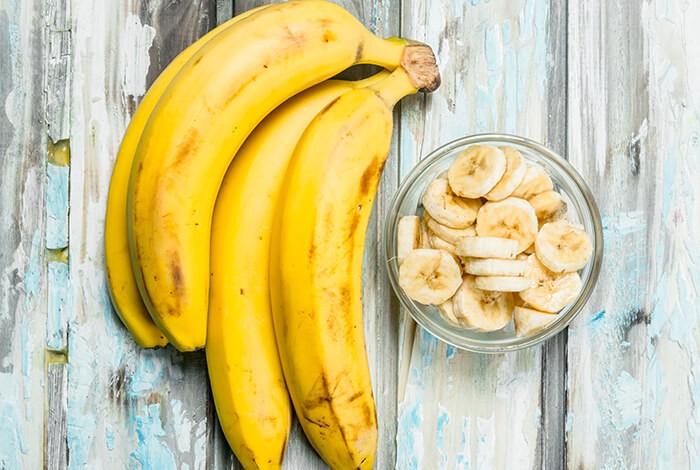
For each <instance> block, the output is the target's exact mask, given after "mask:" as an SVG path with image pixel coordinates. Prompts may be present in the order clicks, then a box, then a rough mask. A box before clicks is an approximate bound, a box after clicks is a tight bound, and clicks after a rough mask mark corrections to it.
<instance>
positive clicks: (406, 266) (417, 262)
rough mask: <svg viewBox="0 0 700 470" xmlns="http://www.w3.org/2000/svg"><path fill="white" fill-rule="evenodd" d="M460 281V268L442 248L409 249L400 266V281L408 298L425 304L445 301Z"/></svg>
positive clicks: (437, 303)
mask: <svg viewBox="0 0 700 470" xmlns="http://www.w3.org/2000/svg"><path fill="white" fill-rule="evenodd" d="M461 283H462V269H461V268H460V266H459V264H458V263H457V261H455V259H454V257H453V256H452V255H450V254H449V253H447V252H446V251H442V250H426V249H423V248H419V249H417V250H413V251H411V252H410V253H409V254H407V255H406V257H405V258H404V259H403V263H402V264H401V266H400V267H399V285H400V286H401V288H402V289H403V290H404V292H406V295H408V296H409V297H410V298H412V299H413V300H415V301H416V302H420V303H422V304H425V305H429V304H433V305H439V304H441V303H443V302H445V301H447V300H448V299H449V298H450V297H452V296H453V295H454V293H455V292H456V291H457V289H458V288H459V286H460V284H461Z"/></svg>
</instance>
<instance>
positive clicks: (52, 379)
mask: <svg viewBox="0 0 700 470" xmlns="http://www.w3.org/2000/svg"><path fill="white" fill-rule="evenodd" d="M65 359H66V356H65V355H63V354H61V355H59V356H50V359H49V363H48V364H47V366H46V369H47V381H46V383H47V387H46V388H47V392H46V393H47V395H48V400H47V403H46V407H47V413H46V433H45V435H46V446H45V448H46V458H45V462H44V465H45V467H44V468H47V469H51V470H55V469H63V468H66V467H67V466H68V453H67V443H66V414H67V409H66V408H67V402H68V397H67V394H68V371H67V369H68V366H67V365H66V363H65Z"/></svg>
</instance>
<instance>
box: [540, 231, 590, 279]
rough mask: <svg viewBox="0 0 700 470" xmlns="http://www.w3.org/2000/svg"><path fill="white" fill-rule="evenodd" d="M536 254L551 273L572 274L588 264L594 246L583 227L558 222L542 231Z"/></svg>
mask: <svg viewBox="0 0 700 470" xmlns="http://www.w3.org/2000/svg"><path fill="white" fill-rule="evenodd" d="M535 254H536V255H537V258H538V259H539V260H540V262H541V263H542V264H543V265H544V266H545V267H546V268H547V269H549V270H550V271H552V272H555V273H572V272H575V271H578V270H579V269H583V267H584V266H585V265H586V263H588V260H589V259H590V258H591V255H592V254H593V244H592V243H591V237H589V236H588V233H586V231H585V230H584V228H583V227H582V226H580V225H576V224H574V223H572V222H570V221H568V220H557V221H556V222H550V223H546V224H544V225H543V226H542V228H541V229H540V232H539V233H538V234H537V239H536V240H535Z"/></svg>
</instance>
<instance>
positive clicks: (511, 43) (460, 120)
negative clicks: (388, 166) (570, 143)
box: [397, 0, 565, 469]
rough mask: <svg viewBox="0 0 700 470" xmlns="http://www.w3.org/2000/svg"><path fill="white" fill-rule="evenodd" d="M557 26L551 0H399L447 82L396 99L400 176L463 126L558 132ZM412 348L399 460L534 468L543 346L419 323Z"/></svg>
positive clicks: (545, 134)
mask: <svg viewBox="0 0 700 470" xmlns="http://www.w3.org/2000/svg"><path fill="white" fill-rule="evenodd" d="M552 3H553V2H552ZM555 22H556V24H555ZM564 28H565V25H564V24H563V16H562V15H561V14H560V13H559V12H558V10H557V9H554V11H552V10H551V9H550V2H533V1H530V0H524V1H514V2H479V1H476V0H475V1H472V2H455V1H449V0H445V1H441V2H437V3H434V2H433V3H429V2H417V3H414V2H404V3H403V28H402V33H403V34H404V35H405V36H408V37H411V38H413V39H417V40H421V41H424V42H427V43H428V44H430V45H432V46H433V47H434V48H435V50H436V52H437V53H438V57H439V62H440V64H441V70H442V72H443V84H442V86H441V87H440V89H439V90H438V92H437V93H434V94H433V95H432V96H430V97H427V98H420V97H418V98H415V99H413V100H407V101H406V103H405V104H404V106H403V111H404V119H403V124H402V127H401V147H400V153H401V173H402V175H403V174H405V173H407V172H408V170H409V168H410V167H411V166H413V165H414V164H415V162H416V160H418V159H419V158H420V157H422V156H425V155H426V154H427V153H428V152H429V151H430V150H432V149H434V148H436V147H437V146H439V145H442V144H444V143H447V142H448V141H450V140H453V139H455V138H457V137H461V136H463V135H467V134H474V133H478V132H499V131H500V132H507V133H517V134H520V135H524V136H528V137H531V138H534V139H536V140H540V141H550V140H551V141H553V142H554V143H556V142H557V139H561V135H562V131H561V130H556V129H555V134H556V135H550V132H551V131H552V129H550V127H549V120H550V119H551V114H552V113H554V112H556V111H557V110H559V109H561V107H562V103H561V101H562V100H563V99H564V97H563V96H560V95H559V93H561V89H560V87H561V82H562V79H561V73H560V72H557V70H556V69H555V68H554V65H553V64H554V63H556V62H557V61H559V60H563V57H561V53H562V49H561V48H556V47H555V44H554V43H555V42H556V41H557V40H560V38H561V36H562V35H563V33H562V30H563V29H564ZM555 54H560V55H558V56H556V57H555ZM552 80H554V83H557V84H558V85H557V87H553V86H550V83H552ZM555 119H556V117H555ZM409 325H410V324H409ZM406 348H411V346H410V345H408V346H407V345H404V349H406ZM411 353H412V354H411V356H410V365H409V366H408V376H407V380H406V387H405V392H404V394H403V395H402V396H399V425H398V449H397V455H398V459H397V468H401V469H408V468H473V467H476V468H482V467H483V468H535V467H540V466H541V465H542V459H543V458H545V457H544V454H543V452H542V450H541V449H539V448H538V445H539V446H540V447H541V446H542V445H545V444H543V443H542V442H541V439H540V435H539V431H540V425H541V413H542V411H543V409H542V408H541V407H540V398H541V394H540V386H541V382H542V377H541V372H542V371H541V365H542V349H541V348H534V349H531V350H527V351H522V352H519V353H513V354H508V355H498V356H485V355H477V354H471V353H467V352H462V351H456V350H455V349H454V348H451V347H446V346H445V345H443V344H440V343H438V341H437V340H436V339H435V338H433V337H432V336H430V335H429V334H428V333H426V332H424V331H423V330H422V329H420V328H418V331H416V333H415V338H414V339H413V345H412V348H411ZM403 356H404V357H405V356H406V355H403ZM400 369H401V370H405V369H406V367H405V365H402V366H401V368H400ZM545 410H547V411H549V410H550V408H546V409H545ZM553 412H554V413H556V410H554V411H553ZM552 418H553V419H555V417H552ZM546 445H549V443H547V444H546Z"/></svg>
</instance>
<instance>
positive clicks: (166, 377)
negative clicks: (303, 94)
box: [0, 0, 700, 470]
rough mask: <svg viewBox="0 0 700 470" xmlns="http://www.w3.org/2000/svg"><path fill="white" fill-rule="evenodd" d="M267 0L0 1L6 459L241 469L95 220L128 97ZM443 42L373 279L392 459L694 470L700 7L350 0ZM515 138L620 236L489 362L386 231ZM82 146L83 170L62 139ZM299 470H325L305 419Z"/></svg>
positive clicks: (207, 401) (196, 366)
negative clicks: (436, 177) (147, 344)
mask: <svg viewBox="0 0 700 470" xmlns="http://www.w3.org/2000/svg"><path fill="white" fill-rule="evenodd" d="M257 3H259V2H257V1H254V0H253V1H248V0H246V1H238V0H237V1H236V2H235V5H234V4H233V1H232V0H228V1H225V0H218V1H214V0H187V1H185V0H173V1H164V0H152V1H146V0H131V1H128V2H127V1H122V0H101V1H89V0H0V77H1V78H0V159H1V161H2V165H1V166H0V244H1V246H2V251H1V252H0V469H8V470H14V469H20V468H27V469H29V468H40V467H41V466H42V465H46V466H48V467H49V468H52V469H53V468H64V467H66V465H67V466H69V467H71V468H110V469H111V468H114V469H117V468H153V469H160V468H181V469H202V468H216V469H218V468H230V467H232V466H233V467H236V465H237V463H236V462H235V458H234V457H233V456H232V454H231V452H230V450H229V448H228V446H227V444H226V442H225V440H224V439H223V435H222V433H221V432H220V430H219V429H218V427H217V422H216V418H215V414H214V406H213V403H212V399H211V395H210V391H209V386H208V381H207V374H206V367H205V360H204V355H203V354H202V353H193V354H181V353H178V352H176V351H174V350H173V349H171V348H168V349H165V350H159V351H144V350H140V349H139V348H138V347H136V345H135V343H134V342H133V341H132V339H131V338H130V337H129V336H128V334H127V333H126V331H125V329H124V328H123V326H122V325H121V323H120V321H119V319H118V318H117V317H116V316H115V314H114V312H113V310H112V308H111V306H110V301H109V297H108V294H107V289H106V281H105V270H104V261H103V248H102V246H103V234H104V230H105V228H104V226H103V222H104V214H105V202H106V198H107V189H108V184H109V178H110V172H111V168H112V164H113V161H114V158H115V155H116V152H117V148H118V146H119V142H120V139H121V137H122V134H123V132H124V129H125V126H126V125H127V123H128V120H129V117H130V115H131V114H132V113H133V111H134V108H135V106H136V105H137V104H138V102H139V100H140V98H141V97H142V96H143V94H144V92H145V91H146V89H147V87H148V86H149V84H150V83H151V82H152V81H153V80H154V79H155V77H156V76H157V75H158V73H159V71H160V70H162V69H163V67H164V66H165V65H166V64H167V63H168V62H169V61H170V60H171V59H172V58H173V57H174V56H175V55H176V54H177V53H178V52H179V51H180V50H182V49H183V48H184V47H185V46H186V45H187V44H189V43H191V42H192V41H194V40H195V39H197V38H198V37H200V36H201V35H202V34H203V33H204V32H206V31H207V30H209V29H211V28H212V27H214V26H215V25H216V24H217V23H218V22H222V21H224V20H226V19H228V18H229V17H230V16H231V15H232V14H233V13H234V11H235V12H241V11H244V10H246V9H248V8H250V7H253V6H254V5H255V4H257ZM340 3H342V4H343V5H344V6H346V7H347V8H348V9H350V11H352V12H353V13H354V14H355V15H357V16H358V17H359V18H361V19H362V20H363V22H364V23H365V24H366V25H367V26H368V27H369V28H371V29H372V30H374V31H375V32H377V33H378V34H380V35H383V36H391V35H402V36H405V37H410V38H414V39H417V40H420V41H424V42H426V43H428V44H430V45H431V46H432V47H433V48H434V50H435V52H436V54H437V56H438V58H439V62H440V66H441V71H442V78H443V82H442V86H441V88H440V89H439V90H438V92H436V93H435V94H433V95H432V96H427V97H424V96H416V97H412V98H408V99H406V100H404V101H403V102H402V104H401V106H400V109H399V110H398V112H397V127H396V132H395V145H394V147H393V150H392V154H391V157H390V160H389V163H388V165H387V168H386V172H385V177H384V180H383V184H382V188H381V192H380V196H379V197H378V200H377V204H376V208H375V217H374V219H373V220H374V222H373V223H372V225H371V226H370V233H369V235H368V236H369V243H368V245H367V246H368V247H369V248H368V251H367V252H366V269H365V300H366V301H365V304H366V312H367V313H366V332H367V339H368V349H369V354H370V360H371V364H372V373H373V383H374V391H375V396H376V398H377V402H378V414H379V422H380V440H379V453H378V459H377V464H376V468H378V469H387V468H393V467H394V466H395V467H396V468H398V469H401V470H404V469H419V468H420V469H429V470H432V469H474V468H477V469H491V468H495V469H524V468H541V467H546V468H548V469H561V468H564V467H567V468H571V469H599V468H608V469H613V468H614V469H625V468H629V469H635V468H663V469H667V468H674V469H680V468H693V469H697V468H700V404H699V402H698V397H700V355H699V352H698V349H699V348H700V332H699V328H700V326H699V325H698V308H697V307H696V306H697V305H698V304H700V296H699V295H698V294H699V290H700V27H699V26H698V25H699V24H700V2H698V1H696V0H644V1H642V0H614V1H609V0H585V1H584V0H568V2H567V1H566V0H405V1H400V0H354V1H353V0H346V1H341V2H340ZM490 131H495V132H508V133H515V134H520V135H523V136H527V137H530V138H533V139H535V140H538V141H541V142H543V143H545V144H547V145H549V146H550V147H552V148H553V149H555V150H557V151H559V152H561V153H562V154H564V155H566V156H567V157H568V159H569V160H570V161H571V162H572V163H573V165H574V166H575V167H576V168H578V170H579V171H580V172H581V173H582V174H583V176H584V177H585V179H586V180H587V181H588V183H589V184H590V186H591V188H592V190H593V192H594V194H595V196H596V199H597V201H598V204H599V206H600V210H601V213H602V215H603V218H604V227H605V245H606V246H605V259H604V266H603V270H602V273H601V277H600V281H599V284H598V288H597V289H596V291H595V293H594V295H593V297H592V299H591V300H590V301H589V302H588V305H587V306H586V308H585V309H584V311H583V312H582V313H581V314H580V315H579V317H578V318H577V319H576V321H575V322H574V324H573V325H572V326H571V327H570V328H569V329H568V330H567V331H566V332H564V333H562V334H560V335H559V336H557V337H556V338H554V339H553V340H551V341H549V342H548V343H547V344H545V345H543V346H542V347H535V348H532V349H529V350H526V351H522V352H518V353H512V354H506V355H493V356H487V355H478V354H472V353H468V352H462V351H457V350H454V349H453V348H450V347H446V346H445V345H443V344H440V343H439V342H438V341H437V340H435V339H434V338H433V337H431V336H430V335H429V334H427V333H425V332H424V331H421V329H420V328H416V327H415V325H414V324H413V323H412V322H411V321H410V320H408V319H407V318H406V316H405V313H404V312H401V311H400V309H399V308H398V304H397V301H396V299H395V298H394V297H393V296H392V294H391V291H390V287H389V284H388V282H387V278H386V273H385V272H384V269H383V266H382V263H383V261H382V256H381V253H380V251H379V246H378V243H377V239H378V236H379V233H380V230H381V228H382V222H383V220H384V219H385V216H386V212H387V207H388V203H389V201H390V199H391V197H392V195H393V194H394V192H395V190H396V188H397V185H398V182H399V181H400V179H401V178H402V177H403V176H404V175H405V174H406V173H407V172H408V171H409V170H410V168H411V167H412V166H413V165H414V164H415V163H416V161H417V160H418V159H420V158H421V157H422V156H425V155H426V154H427V153H428V152H429V151H430V150H432V149H434V148H435V147H436V146H438V145H441V144H444V143H446V142H448V141H450V140H452V139H455V138H457V137H460V136H463V135H466V134H474V133H479V132H490ZM62 147H69V148H70V162H67V161H64V160H63V159H62V158H61V155H62V153H61V152H60V151H54V152H51V151H50V150H51V149H52V148H54V149H56V148H58V149H59V150H60V148H62ZM285 467H286V468H293V469H300V470H308V469H314V468H323V467H324V466H323V464H322V462H321V461H320V460H319V458H318V457H316V455H315V454H314V453H313V452H312V451H311V449H310V447H309V445H308V444H307V443H306V441H305V439H304V437H303V435H302V434H301V432H300V430H299V428H298V427H297V426H296V425H295V428H294V430H293V434H292V438H291V441H290V444H289V449H288V451H287V457H286V466H285Z"/></svg>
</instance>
